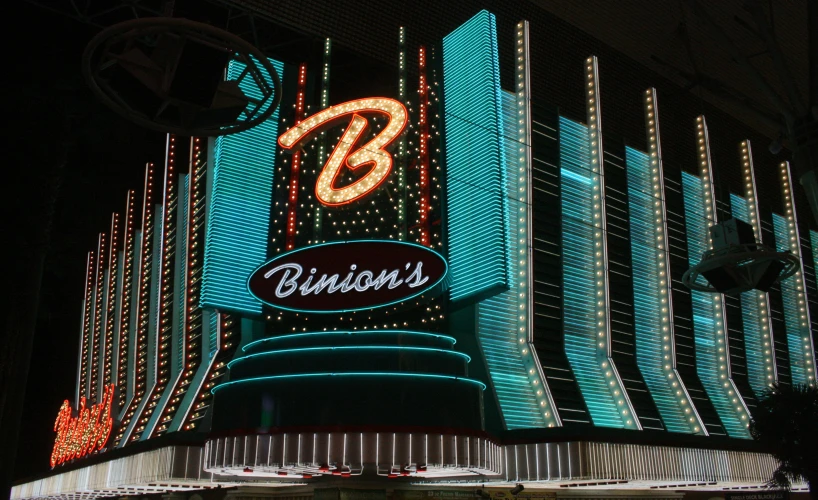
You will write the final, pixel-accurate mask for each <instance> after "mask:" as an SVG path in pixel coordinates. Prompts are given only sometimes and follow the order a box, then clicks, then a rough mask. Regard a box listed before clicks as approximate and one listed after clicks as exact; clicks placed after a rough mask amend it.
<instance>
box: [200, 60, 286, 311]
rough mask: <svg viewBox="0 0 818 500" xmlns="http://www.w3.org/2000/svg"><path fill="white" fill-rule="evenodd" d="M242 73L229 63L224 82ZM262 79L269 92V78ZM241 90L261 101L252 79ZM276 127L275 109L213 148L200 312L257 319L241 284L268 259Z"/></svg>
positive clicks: (280, 69) (256, 305)
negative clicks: (261, 120)
mask: <svg viewBox="0 0 818 500" xmlns="http://www.w3.org/2000/svg"><path fill="white" fill-rule="evenodd" d="M270 63H272V65H273V67H274V68H275V70H276V71H277V72H278V74H279V75H282V74H283V73H284V65H283V63H280V62H278V61H274V60H270ZM245 69H246V68H245V65H244V64H243V63H240V62H237V61H231V62H230V63H229V65H228V66H227V79H228V80H236V79H237V78H239V76H240V75H241V74H242V73H243V72H244V71H245ZM264 78H265V79H266V80H267V84H268V85H270V86H272V78H271V75H264ZM239 88H240V89H241V91H242V92H244V94H245V95H247V97H248V98H250V99H258V100H261V98H262V97H263V96H261V95H260V93H259V92H260V90H259V88H258V87H257V86H256V85H255V84H254V79H253V78H244V79H242V80H241V83H239ZM266 102H267V105H269V100H267V101H266ZM259 111H261V110H259ZM278 121H279V110H278V109H276V110H275V111H274V112H273V114H272V115H271V116H270V118H268V119H267V120H266V121H265V122H264V123H261V124H259V125H257V126H256V127H253V128H252V129H250V130H246V131H244V132H240V133H237V134H232V135H225V136H220V137H217V138H216V139H214V140H213V142H212V144H213V161H212V162H211V164H210V165H209V166H208V192H207V196H206V197H207V199H208V202H207V207H208V208H207V231H206V233H205V252H204V253H205V255H204V267H203V270H202V285H201V294H200V302H201V307H202V308H207V309H217V310H220V311H238V312H241V313H249V314H261V304H259V303H258V302H256V301H255V300H254V299H253V296H252V295H250V294H249V293H248V292H247V290H246V288H245V287H244V286H243V285H244V283H243V282H244V280H245V278H246V277H247V276H249V275H250V274H251V273H252V272H253V270H255V269H256V267H258V265H259V264H261V263H262V262H264V260H265V259H266V258H267V241H268V232H269V226H270V221H269V219H270V206H271V204H272V202H273V200H272V192H273V173H274V167H275V159H276V151H277V146H276V145H277V143H276V138H277V137H278ZM262 146H263V147H262ZM237 250H238V251H237Z"/></svg>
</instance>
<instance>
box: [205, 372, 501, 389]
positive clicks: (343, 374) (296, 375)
mask: <svg viewBox="0 0 818 500" xmlns="http://www.w3.org/2000/svg"><path fill="white" fill-rule="evenodd" d="M311 377H395V378H416V377H417V378H432V379H439V380H454V381H455V382H468V383H471V384H476V385H479V386H480V388H481V389H483V390H484V391H485V390H486V384H484V383H483V382H480V381H479V380H474V379H473V378H466V377H456V376H454V375H437V374H434V373H399V372H341V373H293V374H289V375H270V376H267V377H255V378H248V379H244V380H233V381H231V382H225V383H223V384H219V385H217V386H216V387H214V388H213V389H211V390H210V392H211V393H212V394H216V391H218V390H219V389H222V388H224V387H229V386H232V385H238V384H246V383H250V382H266V381H272V380H285V379H290V378H311Z"/></svg>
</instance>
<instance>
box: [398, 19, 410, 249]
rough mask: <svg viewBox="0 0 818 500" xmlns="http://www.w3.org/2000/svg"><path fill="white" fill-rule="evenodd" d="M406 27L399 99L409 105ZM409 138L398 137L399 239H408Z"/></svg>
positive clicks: (401, 33)
mask: <svg viewBox="0 0 818 500" xmlns="http://www.w3.org/2000/svg"><path fill="white" fill-rule="evenodd" d="M406 85H407V83H406V28H405V27H403V26H401V27H400V30H399V31H398V100H399V101H400V102H401V103H402V104H403V105H404V106H409V103H408V101H407V98H406ZM406 143H407V139H406V134H403V135H401V136H400V138H399V139H398V154H397V159H398V166H397V178H398V228H399V231H398V240H401V241H403V240H405V239H406V156H407V144H406Z"/></svg>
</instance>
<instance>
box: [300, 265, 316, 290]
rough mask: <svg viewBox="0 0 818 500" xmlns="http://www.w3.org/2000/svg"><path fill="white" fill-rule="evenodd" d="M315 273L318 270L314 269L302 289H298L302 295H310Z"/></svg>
mask: <svg viewBox="0 0 818 500" xmlns="http://www.w3.org/2000/svg"><path fill="white" fill-rule="evenodd" d="M315 271H316V269H315V268H314V267H313V268H312V269H310V275H309V276H308V277H307V281H305V282H304V283H303V284H302V285H301V286H300V287H298V289H299V290H301V295H307V294H308V293H310V282H311V281H312V277H313V275H314V274H315Z"/></svg>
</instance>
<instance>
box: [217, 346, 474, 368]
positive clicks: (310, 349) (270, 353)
mask: <svg viewBox="0 0 818 500" xmlns="http://www.w3.org/2000/svg"><path fill="white" fill-rule="evenodd" d="M357 349H375V350H396V351H421V352H423V351H426V352H442V353H444V354H452V355H454V356H459V357H461V358H463V359H465V360H466V362H467V363H468V362H470V361H471V356H469V355H468V354H465V353H462V352H457V351H451V350H448V349H436V348H434V347H412V346H399V345H351V346H327V347H294V348H292V349H278V350H275V351H266V352H259V353H255V354H248V355H247V356H244V357H241V358H236V359H234V360H233V361H231V362H229V363H227V367H228V368H231V367H232V366H233V365H235V364H237V363H239V362H241V361H247V360H248V359H252V358H259V357H266V356H274V355H278V354H299V353H302V352H314V351H335V350H357Z"/></svg>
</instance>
